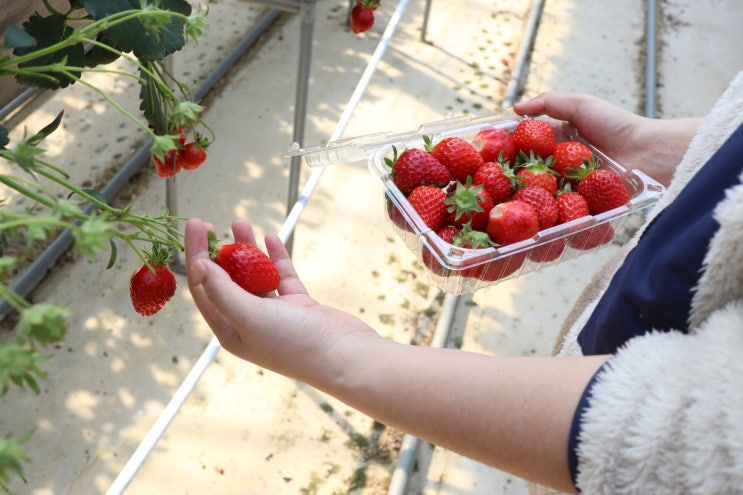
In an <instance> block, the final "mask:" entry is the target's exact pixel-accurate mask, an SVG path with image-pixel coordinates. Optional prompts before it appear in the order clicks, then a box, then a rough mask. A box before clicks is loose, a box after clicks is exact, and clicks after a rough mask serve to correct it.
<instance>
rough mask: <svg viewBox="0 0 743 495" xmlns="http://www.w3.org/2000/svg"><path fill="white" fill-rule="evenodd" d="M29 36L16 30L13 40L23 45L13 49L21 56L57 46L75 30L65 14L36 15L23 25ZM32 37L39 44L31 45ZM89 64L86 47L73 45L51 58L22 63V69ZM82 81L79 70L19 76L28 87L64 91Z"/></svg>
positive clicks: (55, 52) (40, 57)
mask: <svg viewBox="0 0 743 495" xmlns="http://www.w3.org/2000/svg"><path fill="white" fill-rule="evenodd" d="M23 28H24V31H25V33H26V35H25V36H23V35H21V34H20V33H18V32H17V31H16V30H13V33H15V34H12V35H11V37H12V38H13V39H14V40H15V42H17V43H20V44H21V46H18V47H17V48H15V49H14V50H13V53H14V54H15V55H17V56H23V55H27V54H30V53H33V52H35V51H37V50H41V49H43V48H47V47H50V46H53V45H55V44H56V43H58V42H59V41H62V40H64V39H66V38H67V37H69V36H70V34H71V33H72V29H70V28H69V27H68V26H67V18H66V17H65V16H63V15H57V14H52V15H49V16H47V17H42V16H40V15H39V14H33V15H32V16H31V17H30V18H29V19H28V21H26V22H24V23H23ZM29 37H30V38H33V39H34V40H35V41H36V42H35V43H34V44H31V45H29V44H28V43H29ZM84 63H85V48H84V47H83V44H82V43H75V44H74V45H72V46H68V47H66V48H62V49H60V50H57V51H54V52H52V53H50V54H47V55H42V56H39V57H36V58H34V59H33V60H29V61H26V62H21V63H20V64H18V67H19V68H22V69H32V68H35V67H43V66H48V65H54V64H61V66H65V67H82V66H83V64H84ZM79 78H80V71H79V70H74V69H73V70H69V71H65V72H61V71H59V70H53V69H50V70H44V71H39V72H37V73H34V74H31V73H29V71H25V73H24V74H22V75H17V76H16V80H17V81H18V82H19V83H21V84H24V85H26V86H36V87H40V88H46V89H57V88H64V87H67V86H69V85H70V84H72V83H74V82H75V81H76V80H77V79H79Z"/></svg>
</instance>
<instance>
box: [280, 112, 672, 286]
mask: <svg viewBox="0 0 743 495" xmlns="http://www.w3.org/2000/svg"><path fill="white" fill-rule="evenodd" d="M521 120H523V119H522V118H521V117H519V116H517V115H515V114H513V113H506V114H503V115H499V116H493V117H487V118H478V119H471V118H463V119H451V120H446V121H441V122H435V123H432V124H427V125H424V126H421V127H420V128H419V129H418V130H417V131H415V132H407V133H401V134H374V135H370V136H363V137H359V138H352V139H347V140H343V141H337V142H334V143H330V144H329V145H328V146H325V147H322V148H311V149H305V150H302V149H299V148H298V147H296V146H295V147H293V148H292V149H290V152H289V154H290V155H303V156H304V157H305V160H306V162H307V163H308V164H309V165H310V166H325V165H330V164H333V163H348V162H352V161H359V160H364V159H366V160H367V161H368V167H369V170H370V171H371V173H372V174H373V175H374V176H375V177H377V179H379V181H380V183H381V185H382V188H383V189H384V193H385V196H386V201H385V208H386V215H387V218H389V220H390V223H391V225H392V226H393V228H394V230H395V232H397V234H398V235H399V236H400V238H401V239H402V240H403V241H404V242H405V245H406V246H407V247H408V248H409V249H411V250H412V251H413V252H414V253H415V254H416V255H417V257H418V259H419V260H420V261H421V263H423V265H424V266H425V267H426V268H427V270H428V271H429V273H430V275H431V277H432V280H433V282H434V283H435V284H436V285H437V286H438V287H439V288H440V289H441V290H442V291H444V292H447V293H450V294H465V293H470V292H474V291H476V290H478V289H480V288H482V287H485V286H488V285H492V284H494V283H497V282H501V281H503V280H508V279H511V278H515V277H518V276H521V275H524V274H526V273H530V272H534V271H537V270H541V269H543V268H545V267H547V266H551V265H555V264H557V263H561V262H563V261H566V260H569V259H574V258H577V257H579V256H583V255H586V254H589V253H592V252H594V251H596V250H597V249H599V248H601V247H602V246H605V245H607V244H609V243H610V242H611V241H612V240H613V239H614V237H615V236H616V234H617V233H618V232H621V231H622V228H623V224H624V222H625V221H626V220H627V217H628V215H630V214H632V213H635V212H638V211H641V210H643V209H646V208H648V207H650V206H652V205H653V204H655V203H656V202H657V201H658V200H659V199H660V197H661V195H662V194H663V191H664V188H663V186H662V185H661V184H660V183H658V182H657V181H655V180H654V179H652V178H651V177H649V176H647V175H646V174H644V173H643V172H641V171H639V170H627V169H626V168H624V167H623V166H621V165H620V164H618V163H617V162H616V161H614V160H613V159H611V158H610V157H609V156H607V155H606V154H605V153H604V152H602V151H601V150H600V149H598V148H596V147H595V146H594V145H592V144H591V143H589V142H587V141H586V140H585V139H583V138H582V137H581V136H580V135H579V134H578V132H577V131H576V129H575V128H574V127H573V126H572V125H570V124H568V123H566V122H560V121H555V120H552V119H548V118H542V117H540V120H545V121H547V122H549V123H550V124H551V125H552V127H553V130H554V132H555V140H556V142H562V141H567V140H573V141H580V142H583V143H585V144H586V145H588V146H589V148H591V151H592V152H593V154H594V157H595V158H596V160H597V162H598V164H599V167H600V168H607V169H611V170H613V171H615V172H617V173H618V174H619V175H620V176H621V177H622V180H623V181H624V183H625V185H626V186H627V190H628V192H629V195H630V202H629V203H627V204H626V205H624V206H621V207H619V208H615V209H613V210H611V211H607V212H605V213H602V214H600V215H596V216H586V217H583V218H580V219H577V220H574V221H572V222H568V223H564V224H560V225H557V226H555V227H552V228H550V229H546V230H542V231H540V232H539V233H538V234H537V235H535V236H534V237H532V238H530V239H527V240H524V241H521V242H519V243H516V244H511V245H508V246H503V247H490V248H485V249H466V248H462V247H458V246H454V245H452V244H450V243H448V242H446V241H444V240H443V239H441V238H440V237H439V236H438V235H437V234H436V233H435V232H433V231H432V230H431V229H430V228H428V227H427V226H426V225H425V223H424V222H423V220H422V219H421V218H420V216H419V215H418V213H417V212H416V211H415V210H414V209H413V208H412V206H411V205H410V203H409V202H408V201H407V198H406V197H405V195H404V194H403V193H402V192H401V191H400V190H399V189H398V188H397V186H396V185H395V184H394V182H393V181H392V177H391V175H390V169H389V167H388V166H387V165H386V164H385V161H384V160H385V158H388V157H389V158H391V157H392V155H393V147H395V148H397V150H398V153H400V152H401V150H403V149H405V148H411V147H418V148H423V147H424V141H423V136H429V137H431V138H432V140H433V143H434V144H435V143H437V142H439V141H441V140H442V139H444V138H446V137H449V136H459V137H462V138H465V139H467V140H470V141H471V140H472V139H473V138H474V137H475V136H476V135H477V133H478V132H480V131H481V130H483V129H486V128H500V129H504V130H506V131H509V132H510V131H512V130H513V129H514V128H515V127H516V126H517V125H518V123H519V122H520V121H521Z"/></svg>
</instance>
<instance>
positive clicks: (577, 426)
mask: <svg viewBox="0 0 743 495" xmlns="http://www.w3.org/2000/svg"><path fill="white" fill-rule="evenodd" d="M609 361H611V359H609ZM609 361H607V362H606V363H604V364H603V365H601V367H600V368H599V369H598V370H596V373H594V374H593V376H592V377H591V380H590V381H589V382H588V385H586V388H585V390H583V395H581V397H580V400H579V401H578V406H577V407H576V408H575V414H574V415H573V423H572V425H570V438H569V439H568V469H570V479H571V481H572V482H573V486H574V487H575V489H576V490H577V491H578V493H580V488H579V487H578V484H577V481H578V446H579V445H580V438H579V437H580V430H581V425H582V421H583V413H584V412H585V411H586V410H587V409H588V402H589V401H590V399H591V391H592V390H593V386H594V385H595V384H596V381H597V378H598V376H599V375H600V374H601V372H602V371H604V368H605V367H606V365H607V364H608V363H609Z"/></svg>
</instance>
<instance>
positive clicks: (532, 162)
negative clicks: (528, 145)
mask: <svg viewBox="0 0 743 495" xmlns="http://www.w3.org/2000/svg"><path fill="white" fill-rule="evenodd" d="M519 156H520V158H521V168H524V169H526V170H528V171H530V172H534V173H545V174H551V175H554V176H555V177H557V176H559V175H560V174H559V173H557V172H556V171H555V170H553V168H552V165H553V164H554V160H553V159H552V156H548V157H547V158H546V159H545V158H542V157H541V156H539V155H535V154H534V151H530V152H529V154H528V155H527V154H526V153H524V152H523V151H519Z"/></svg>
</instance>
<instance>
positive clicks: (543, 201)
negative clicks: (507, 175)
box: [513, 186, 558, 230]
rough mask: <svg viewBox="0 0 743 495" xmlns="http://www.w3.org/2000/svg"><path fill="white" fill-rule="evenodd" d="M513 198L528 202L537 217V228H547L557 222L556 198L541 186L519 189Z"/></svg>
mask: <svg viewBox="0 0 743 495" xmlns="http://www.w3.org/2000/svg"><path fill="white" fill-rule="evenodd" d="M513 199H514V200H518V201H523V202H524V203H529V204H530V205H531V206H532V207H533V208H534V209H535V210H536V212H537V216H538V217H539V230H544V229H548V228H550V227H553V226H554V225H555V224H556V223H557V213H558V208H557V199H555V197H554V196H552V195H551V194H550V193H548V192H547V191H546V190H545V189H543V188H541V187H535V186H530V187H526V188H524V189H521V190H519V191H518V192H517V193H516V194H514V196H513Z"/></svg>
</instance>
